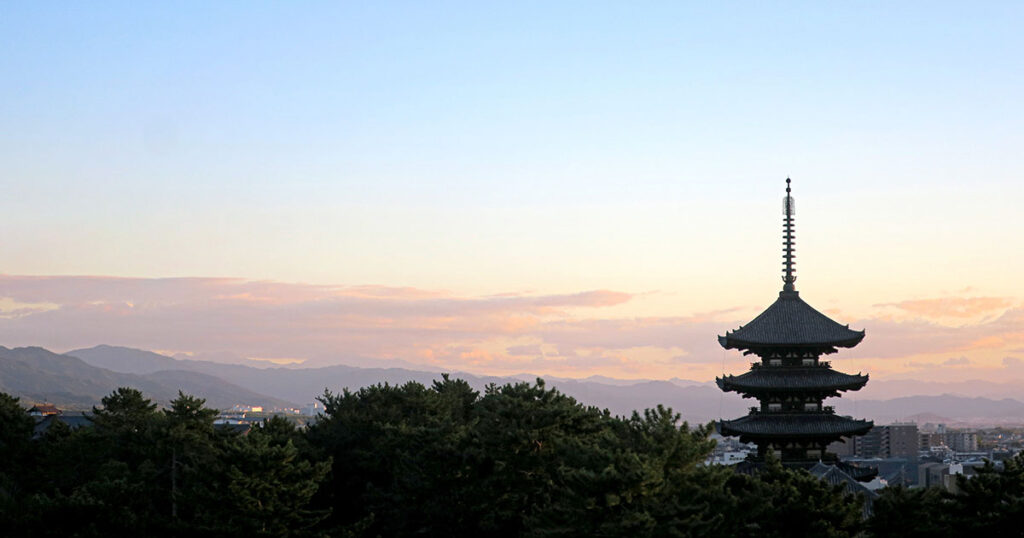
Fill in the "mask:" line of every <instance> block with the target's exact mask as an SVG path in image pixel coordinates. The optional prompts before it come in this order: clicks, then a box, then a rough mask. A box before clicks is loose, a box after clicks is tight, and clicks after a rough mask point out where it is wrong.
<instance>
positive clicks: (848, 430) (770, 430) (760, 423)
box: [719, 408, 874, 445]
mask: <svg viewBox="0 0 1024 538" xmlns="http://www.w3.org/2000/svg"><path fill="white" fill-rule="evenodd" d="M873 425H874V423H872V422H871V421H870V420H855V419H852V418H849V417H841V416H839V415H836V414H834V413H833V412H831V410H830V409H829V408H825V410H823V411H820V412H813V413H782V412H763V411H752V412H751V413H750V414H749V415H747V416H745V417H740V418H737V419H734V420H723V421H722V422H721V426H720V428H719V429H720V430H721V433H722V435H738V436H739V437H740V441H741V442H744V443H758V442H759V441H777V440H791V439H801V440H807V441H810V442H811V443H812V444H822V445H827V444H829V443H831V442H832V441H838V440H839V438H840V437H849V436H851V435H864V434H865V433H867V432H868V430H870V429H871V427H872V426H873Z"/></svg>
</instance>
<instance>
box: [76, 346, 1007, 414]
mask: <svg viewBox="0 0 1024 538" xmlns="http://www.w3.org/2000/svg"><path fill="white" fill-rule="evenodd" d="M68 354H69V355H73V356H77V357H79V358H81V359H82V360H84V361H85V362H87V363H91V364H106V365H109V366H117V367H120V368H124V369H136V370H137V371H146V370H147V369H149V370H156V369H157V368H166V367H167V365H168V364H171V365H175V366H177V368H176V370H187V371H192V372H199V373H203V374H206V375H209V376H215V377H217V378H221V379H223V380H225V382H231V383H234V384H236V385H239V386H241V387H245V388H246V389H249V390H251V391H254V392H257V393H260V394H268V395H271V396H273V397H276V398H280V399H282V400H287V401H292V402H297V403H305V402H311V401H312V400H313V399H314V398H315V397H316V396H318V395H320V394H322V393H323V391H324V389H328V390H331V391H332V392H340V391H341V390H343V389H349V390H356V389H358V388H360V387H364V386H368V385H374V384H377V383H390V384H402V383H406V382H408V381H416V382H419V383H422V384H425V385H429V384H430V383H432V382H433V381H434V380H435V379H439V378H440V374H438V373H436V372H427V371H419V370H410V369H405V368H361V367H355V366H342V365H339V366H327V367H321V368H300V367H294V366H290V367H273V368H257V367H252V366H244V365H238V364H219V363H213V362H207V361H193V360H181V359H174V358H171V357H166V356H163V355H159V354H157V353H152V352H148V351H142V350H135V349H131V348H117V347H113V346H97V347H94V348H89V349H81V350H74V351H69V352H68ZM167 361H172V362H170V363H168V362H167ZM451 375H452V377H459V378H462V379H465V380H466V381H467V382H468V383H470V385H472V386H473V387H474V388H476V389H477V390H484V388H485V387H486V386H487V385H488V384H490V383H495V384H499V385H500V384H505V383H516V382H520V381H523V380H524V379H525V380H532V379H534V378H535V376H530V375H529V374H519V375H515V376H508V377H499V376H478V375H474V374H470V373H465V372H452V373H451ZM546 381H547V383H548V385H549V386H554V387H557V388H558V389H559V390H561V391H562V392H564V393H565V394H568V395H570V396H572V397H574V398H576V399H577V400H579V401H580V402H582V403H584V404H586V405H594V406H597V407H601V408H606V409H609V410H610V411H611V412H613V413H615V414H619V415H628V414H631V413H632V412H633V411H634V410H642V409H646V408H653V407H655V406H657V405H659V404H661V405H664V406H666V407H671V408H672V409H674V410H676V412H679V413H680V414H681V415H682V416H683V418H684V419H686V420H688V421H690V422H691V423H703V422H708V421H711V420H714V419H717V418H732V417H736V416H739V415H742V414H744V413H746V412H747V409H748V408H749V407H751V406H754V405H756V404H757V402H756V401H755V400H751V399H744V398H741V397H739V396H738V395H736V394H734V393H728V394H727V393H723V392H721V391H720V390H719V389H718V388H717V387H716V386H715V385H714V383H711V382H697V381H690V380H685V379H677V378H673V379H671V380H667V381H656V380H621V379H614V378H605V377H601V376H591V377H589V378H585V379H566V378H556V377H548V378H546ZM872 383H877V384H879V385H882V386H881V387H879V389H878V390H876V391H875V392H876V393H888V392H890V390H898V391H906V390H908V387H910V388H912V387H913V382H909V381H872V382H869V385H871V384H872ZM887 385H888V386H887ZM921 385H922V390H925V391H936V390H938V389H940V388H945V389H947V390H946V392H945V393H944V394H921V395H906V393H905V392H904V393H903V395H901V396H900V397H897V398H872V399H864V398H863V395H864V392H866V391H861V392H858V393H846V397H844V398H839V399H834V398H833V399H830V400H828V401H826V403H827V404H828V405H834V406H836V409H837V412H839V413H841V414H847V415H853V416H857V417H859V418H868V419H873V420H875V421H876V423H879V424H887V423H889V422H894V421H898V420H912V419H917V418H919V417H941V418H946V420H945V422H973V423H984V422H985V421H986V420H988V421H990V422H991V423H1014V422H1016V423H1024V403H1022V402H1020V401H1018V400H1015V399H1010V398H1003V399H994V398H984V397H967V396H962V395H959V394H955V393H954V392H957V391H958V388H960V387H961V386H972V387H973V388H979V387H981V388H984V389H985V390H987V391H988V392H989V393H993V394H997V393H1000V392H1001V391H1000V390H996V389H1003V388H1005V387H1002V386H1001V384H998V383H989V382H984V381H968V382H963V383H960V384H956V383H950V384H940V383H922V384H921ZM993 386H995V387H993ZM890 387H891V389H890ZM1017 391H1018V392H1019V388H1018V389H1017ZM239 403H244V402H239Z"/></svg>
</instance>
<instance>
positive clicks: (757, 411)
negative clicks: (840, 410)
mask: <svg viewBox="0 0 1024 538" xmlns="http://www.w3.org/2000/svg"><path fill="white" fill-rule="evenodd" d="M807 413H821V414H824V415H834V414H836V408H835V407H833V406H831V405H823V406H821V410H820V411H819V410H817V409H780V410H778V411H771V410H769V411H765V410H762V409H761V408H760V407H751V408H750V414H752V415H803V414H807Z"/></svg>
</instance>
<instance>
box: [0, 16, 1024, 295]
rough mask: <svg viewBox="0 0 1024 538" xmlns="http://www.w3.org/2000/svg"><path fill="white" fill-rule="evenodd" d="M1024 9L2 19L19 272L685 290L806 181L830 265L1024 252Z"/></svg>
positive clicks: (2, 104)
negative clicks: (904, 255)
mask: <svg viewBox="0 0 1024 538" xmlns="http://www.w3.org/2000/svg"><path fill="white" fill-rule="evenodd" d="M1022 11H1024V7H1022V5H1021V4H1019V3H983V4H982V5H974V4H968V3H938V2H902V3H899V4H898V5H895V4H894V3H891V2H859V3H842V4H840V3H830V4H826V3H821V2H811V3H789V2H786V3H775V4H772V3H732V4H729V5H723V4H721V3H710V2H702V3H696V2H694V3H689V4H687V3H683V2H666V3H629V5H626V3H604V4H602V3H594V2H578V3H570V2H536V3H510V4H509V5H506V4H499V3H484V2H466V3H442V2H430V3H424V2H420V3H412V2H410V3H384V2H372V3H364V4H362V5H356V4H355V3H346V4H340V3H322V4H315V3H313V4H306V5H302V6H298V5H296V4H292V3H287V4H285V3H277V4H259V3H251V2H242V3H230V2H218V3H208V2H200V3H180V2H179V3H173V4H168V5H164V6H154V5H140V3H123V4H115V3H103V4H99V5H97V4H90V5H86V4H74V5H70V4H65V5H58V4H44V3H23V4H13V3H10V4H6V5H4V6H3V8H0V13H2V17H0V46H2V48H3V54H0V75H2V78H3V80H4V84H2V85H0V122H2V125H3V127H4V128H3V129H2V132H0V137H2V138H0V181H3V183H4V186H5V189H4V191H5V193H6V196H5V197H4V202H2V203H0V204H2V205H0V209H2V210H3V213H4V214H5V220H6V224H5V228H6V230H7V232H8V234H7V237H6V240H4V241H2V242H0V255H2V260H3V261H2V264H0V268H2V270H3V271H4V272H7V273H26V274H118V275H133V276H159V275H203V276H205V275H215V276H219V275H231V276H244V277H253V278H275V279H283V280H293V281H317V282H343V283H363V282H366V281H372V282H375V283H387V284H395V285H399V284H401V285H405V284H413V285H418V286H426V287H440V288H458V287H460V286H466V287H468V288H469V289H472V290H477V291H479V290H491V291H500V290H502V289H505V288H508V287H512V288H515V289H527V288H533V287H540V288H546V287H551V288H554V287H560V288H565V287H567V286H569V285H570V284H571V283H572V282H580V283H581V284H580V285H586V286H591V287H609V286H619V287H622V286H625V287H631V285H630V284H629V279H630V278H637V279H638V280H637V284H636V285H635V286H633V287H635V288H641V289H648V288H652V287H655V288H659V289H660V288H670V289H671V288H673V287H677V286H675V285H674V284H673V283H672V281H671V279H672V278H674V277H673V275H678V278H679V279H680V282H685V281H688V280H692V279H694V278H698V277H700V276H701V273H699V272H698V273H693V271H691V270H690V269H688V268H686V267H681V266H682V265H687V259H688V257H689V256H691V253H692V252H693V251H705V252H706V251H707V250H708V248H709V247H711V246H714V245H722V244H726V243H728V244H732V245H736V247H730V248H729V249H726V251H713V252H711V253H710V255H711V257H712V261H713V260H715V259H718V260H720V261H719V264H720V265H721V266H723V267H725V266H736V265H737V264H738V263H741V262H742V261H743V257H742V256H740V255H739V254H737V253H736V251H740V252H742V251H748V252H756V253H762V252H763V256H765V257H766V258H767V257H775V256H776V253H775V250H776V245H775V244H774V243H775V239H774V237H775V236H776V235H777V227H778V225H777V207H776V206H777V205H778V201H777V199H778V198H779V197H780V196H781V192H780V191H781V181H782V179H784V178H785V176H786V175H787V174H791V175H792V176H793V177H794V180H795V181H796V188H797V197H798V199H799V200H800V208H801V217H802V218H813V217H814V215H815V213H814V212H815V211H818V212H820V214H821V215H822V219H820V222H818V223H817V224H815V225H814V228H812V229H806V228H800V230H799V233H800V234H801V235H800V237H801V239H803V240H807V241H811V244H812V245H814V241H815V240H816V239H815V235H814V234H821V235H822V238H821V241H822V242H825V241H827V240H828V239H829V238H828V237H827V236H828V235H829V234H833V235H834V234H839V236H840V237H843V238H847V236H856V235H857V234H856V233H855V230H853V229H852V228H853V223H852V222H851V221H853V220H854V219H856V218H862V217H865V216H869V217H872V220H874V221H875V222H873V223H872V222H868V223H856V227H857V228H859V229H863V230H872V231H874V232H878V231H887V230H894V229H898V230H897V232H898V233H897V234H896V235H900V233H899V230H903V232H902V233H904V234H910V235H911V236H914V237H916V238H919V239H920V241H916V240H914V238H913V237H912V238H911V239H910V240H907V238H903V239H902V240H900V242H899V243H895V242H888V243H887V241H890V240H889V239H886V238H885V237H880V238H879V239H878V241H880V242H881V243H882V244H881V246H880V247H878V248H881V249H883V250H885V249H890V250H901V251H902V250H904V249H908V248H909V250H910V252H911V253H912V254H915V255H919V256H924V257H928V256H929V252H930V250H931V249H933V247H934V246H935V245H934V244H933V243H934V238H929V237H921V234H927V232H928V231H929V230H939V231H941V230H943V229H944V228H943V226H946V225H947V223H948V222H949V219H951V218H957V217H969V218H971V219H973V221H974V222H967V223H963V222H961V223H958V224H957V225H956V226H953V227H951V230H949V231H950V232H951V233H953V234H954V236H955V237H957V238H961V237H962V238H963V239H967V238H968V237H971V236H973V237H979V236H980V237H986V238H993V239H994V240H998V239H1005V240H1012V238H1013V237H1015V236H1016V235H1017V234H1019V233H1020V232H1021V231H1022V229H1021V227H1022V223H1021V222H1020V220H1021V219H1014V218H1013V217H1014V216H1015V215H1016V203H1015V202H1014V203H1012V204H1011V203H1010V202H1011V201H1013V200H1016V199H1019V197H1020V196H1021V195H1024V187H1022V185H1021V183H1022V181H1021V179H1022V174H1021V171H1022V166H1021V162H1020V148H1021V147H1024V139H1022V138H1024V137H1022V127H1024V104H1022V103H1024V101H1022V99H1021V97H1020V96H1021V95H1024V91H1022V90H1024V87H1022V86H1024V78H1022V77H1024V70H1022V68H1021V67H1022V66H1021V62H1022V61H1024V60H1022V58H1024V54H1022V53H1024V47H1022V41H1024V37H1022V36H1024V32H1021V31H1020V28H1021V23H1022V22H1024V18H1022ZM968 188H971V189H973V191H970V192H968V191H967V190H966V189H968ZM808 197H810V198H808ZM880 197H885V198H886V200H882V201H880V202H878V203H876V202H875V200H877V198H880ZM915 205H920V206H922V207H913V206H915ZM754 208H757V209H756V210H757V211H760V213H756V212H752V211H754ZM908 212H909V213H910V215H909V216H907V215H905V213H908ZM1004 212H1005V213H1004ZM832 214H834V215H838V216H840V217H841V218H839V219H838V220H834V221H833V220H831V219H829V218H828V217H829V215H832ZM993 218H994V219H995V220H996V222H992V223H990V226H988V227H986V225H985V222H984V221H985V219H993ZM979 221H981V222H979ZM764 228H767V229H764ZM755 230H756V231H755ZM844 234H845V235H844ZM960 234H963V235H960ZM698 235H702V236H703V237H698ZM762 237H765V238H769V237H770V239H761V238H762ZM844 240H846V239H844ZM765 243H767V244H765ZM638 245H639V246H638ZM801 246H808V245H806V243H803V244H801ZM815 248H817V247H815ZM857 248H860V249H861V250H870V248H873V247H870V246H868V245H854V250H855V252H860V251H858V250H857ZM915 249H916V250H918V251H919V252H915ZM984 250H985V251H988V250H989V249H988V248H987V247H986V248H985V249H984ZM651 251H654V252H656V253H651ZM816 252H817V253H818V254H820V255H821V256H822V258H825V257H827V256H834V255H835V254H836V252H835V251H834V250H829V251H827V255H826V253H823V252H820V251H816ZM703 255H707V254H703ZM620 256H621V257H623V258H626V259H628V260H637V258H638V256H639V257H641V258H643V260H642V261H643V265H642V267H638V266H633V265H631V264H629V263H626V262H623V261H621V260H618V261H617V260H615V259H611V260H609V259H607V258H618V257H620ZM540 259H543V260H544V261H543V262H542V261H539V260H540ZM1015 260H1016V261H1017V262H1019V258H1015ZM760 263H761V262H760V259H758V262H757V264H755V266H758V267H760V265H758V264H760ZM771 263H772V265H768V266H766V267H765V269H763V270H764V271H766V272H768V275H766V277H765V278H766V280H767V279H769V278H770V279H772V280H774V279H776V275H775V274H774V270H775V267H774V262H771ZM808 263H814V262H813V261H809V262H808ZM823 263H824V262H823ZM843 264H844V265H847V266H848V265H849V263H848V262H843ZM510 265H511V266H513V267H511V268H510ZM702 265H705V264H702ZM396 266H398V267H400V269H396ZM411 267H415V268H416V269H417V270H416V271H413V270H411V269H410V268H411ZM552 267H554V270H552ZM865 269H868V266H867V265H865V266H864V267H856V270H858V271H861V270H865ZM915 269H916V268H915ZM503 271H505V272H507V273H508V274H505V275H503V274H502V272H503ZM723 271H724V272H725V273H727V274H730V275H732V276H738V275H740V274H742V272H741V271H747V269H746V268H743V269H737V271H739V272H737V273H736V274H733V269H716V270H715V273H719V272H723ZM560 272H561V273H564V277H563V278H556V279H555V280H554V281H551V282H548V281H547V280H546V279H548V278H553V277H551V276H550V274H549V273H556V274H557V273H560ZM833 272H834V271H830V273H829V274H832V273H833ZM638 273H639V274H638ZM647 274H658V275H660V276H658V277H656V278H654V277H652V278H651V279H650V282H646V281H644V278H645V277H644V275H647ZM489 278H490V279H493V280H488V279H489ZM807 278H808V279H810V277H807ZM602 282H607V284H606V285H601V283H602ZM719 284H720V285H721V286H723V287H724V286H726V285H728V284H727V283H726V282H720V283H719ZM679 285H680V286H683V285H684V284H682V283H680V284H679ZM773 285H774V284H773ZM936 285H937V284H936ZM1007 285H1009V284H1007ZM633 291H638V290H633ZM922 292H923V291H922Z"/></svg>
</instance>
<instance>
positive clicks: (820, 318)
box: [718, 290, 864, 356]
mask: <svg viewBox="0 0 1024 538" xmlns="http://www.w3.org/2000/svg"><path fill="white" fill-rule="evenodd" d="M863 339H864V331H854V330H851V329H850V326H849V325H840V324H838V323H836V322H835V321H832V320H831V319H829V317H828V316H826V315H825V314H822V313H821V312H818V311H817V310H815V309H814V308H813V307H812V306H811V305H809V304H807V303H805V302H804V300H803V299H801V298H800V293H799V292H797V291H786V290H783V291H781V292H779V298H778V299H776V300H775V302H774V303H772V305H771V306H769V307H768V308H767V309H766V310H765V311H764V312H761V314H760V315H759V316H757V317H756V318H754V319H753V320H751V321H750V323H747V324H746V325H743V326H742V327H740V328H739V329H736V330H735V331H730V332H727V333H725V336H719V337H718V343H720V344H721V345H722V347H724V348H725V349H740V350H746V351H748V352H749V353H755V354H757V355H761V356H764V355H766V354H770V353H771V352H772V351H774V350H776V349H777V348H780V347H781V348H788V349H792V348H799V349H805V350H808V351H817V352H818V354H821V353H835V351H836V348H837V347H853V346H855V345H857V344H859V343H860V341H861V340H863Z"/></svg>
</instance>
